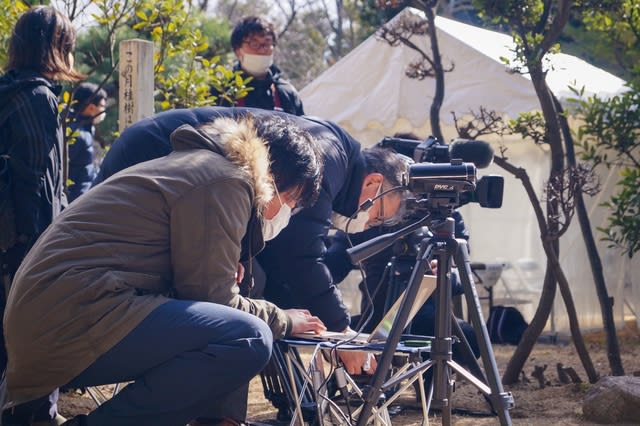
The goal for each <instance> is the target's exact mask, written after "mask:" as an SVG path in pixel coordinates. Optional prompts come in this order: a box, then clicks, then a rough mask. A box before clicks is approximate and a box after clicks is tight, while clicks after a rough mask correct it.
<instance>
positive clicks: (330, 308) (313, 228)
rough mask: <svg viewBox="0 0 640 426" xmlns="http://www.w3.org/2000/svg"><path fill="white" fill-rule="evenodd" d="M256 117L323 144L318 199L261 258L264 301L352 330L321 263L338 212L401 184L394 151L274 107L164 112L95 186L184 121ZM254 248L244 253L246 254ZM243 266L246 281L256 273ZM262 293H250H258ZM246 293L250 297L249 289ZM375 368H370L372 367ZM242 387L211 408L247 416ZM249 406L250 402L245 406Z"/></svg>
mask: <svg viewBox="0 0 640 426" xmlns="http://www.w3.org/2000/svg"><path fill="white" fill-rule="evenodd" d="M246 114H253V115H254V116H256V117H260V116H264V115H268V114H275V115H279V116H282V117H285V118H286V119H288V120H291V121H293V122H294V124H295V125H297V126H298V127H301V128H303V129H305V130H306V131H308V132H309V133H310V134H311V135H312V136H313V138H314V140H316V141H317V143H318V144H319V148H320V151H321V155H322V159H323V163H324V174H323V178H322V184H321V189H320V195H319V197H318V200H317V201H316V203H315V204H314V205H313V206H312V207H308V208H305V209H303V210H301V211H299V212H295V214H293V215H292V216H291V219H290V221H289V224H288V225H287V227H286V228H285V229H284V230H283V231H281V232H280V234H279V235H278V236H277V237H276V238H274V239H273V240H271V241H269V242H268V243H267V244H266V247H265V248H264V249H263V250H262V251H261V252H260V254H259V255H258V257H257V258H258V261H259V264H260V266H261V267H262V269H264V272H265V273H266V287H265V294H264V296H265V298H266V299H267V300H269V301H271V302H274V303H275V304H276V305H278V306H279V307H281V308H283V309H287V308H289V307H293V306H295V307H299V308H304V309H308V310H309V311H311V313H312V314H313V315H315V316H317V317H319V318H320V319H321V320H322V321H323V322H324V324H325V325H326V327H327V329H328V330H330V331H345V330H347V329H348V328H349V323H350V316H349V312H348V310H347V308H346V306H345V305H344V303H343V301H342V297H341V295H340V293H339V291H338V290H337V288H336V286H335V283H334V282H333V280H332V277H331V273H330V271H329V268H328V267H327V266H326V265H325V263H324V254H325V253H326V251H327V246H326V242H327V237H328V233H329V229H330V227H331V226H332V221H334V222H344V220H341V221H338V220H337V216H341V217H343V218H345V217H350V216H352V215H355V213H356V212H357V211H358V209H359V206H360V205H362V204H363V203H364V202H366V200H369V199H373V198H375V197H376V196H378V195H381V194H382V192H383V191H386V190H388V189H390V188H392V187H396V186H399V185H400V178H401V174H402V173H403V172H404V171H405V162H404V161H403V160H402V159H401V158H400V157H399V156H397V155H396V154H395V153H394V152H392V151H388V150H384V149H366V150H364V151H362V150H361V149H360V144H359V143H358V142H357V141H356V140H355V139H353V138H352V137H351V136H350V135H349V134H348V133H346V132H345V131H344V130H342V129H341V128H340V127H339V126H337V125H336V124H334V123H331V122H329V121H324V120H320V119H318V118H312V117H295V116H292V115H289V114H285V113H282V112H276V111H267V110H261V109H255V108H224V107H208V108H193V109H182V110H172V111H165V112H162V113H160V114H157V115H154V116H151V117H148V118H145V119H143V120H141V121H139V122H137V123H135V124H134V125H132V126H131V127H129V128H128V129H126V130H125V131H124V132H123V133H122V135H121V136H120V137H119V138H118V139H117V140H116V141H115V142H114V143H113V145H112V146H111V148H110V149H109V151H108V152H107V155H106V157H105V158H104V160H103V163H102V166H101V168H100V172H99V174H98V176H97V178H96V180H95V181H94V185H96V184H98V183H99V182H101V181H103V180H105V179H107V178H108V177H109V176H111V175H112V174H115V173H117V172H118V171H120V170H122V169H124V168H127V167H129V166H132V165H134V164H137V163H140V162H143V161H147V160H151V159H153V158H158V157H161V156H164V155H167V154H169V153H170V152H171V150H172V148H171V145H170V143H169V136H170V135H171V133H172V132H173V131H174V130H175V129H177V128H178V127H179V126H181V125H183V124H190V125H192V126H194V127H198V126H199V125H200V124H204V123H208V122H210V121H211V120H213V119H214V118H216V117H220V116H233V117H237V116H240V115H246ZM401 201H402V196H401V195H399V193H397V192H392V193H389V194H387V195H384V196H382V197H380V198H378V199H376V200H375V201H373V202H370V203H366V206H367V207H368V208H366V209H363V211H361V212H360V213H358V215H357V218H356V219H354V220H353V221H351V223H350V224H349V229H348V230H349V231H358V229H359V230H362V229H363V228H364V227H366V226H370V225H372V224H374V223H378V222H380V221H384V220H387V219H391V218H393V217H395V215H396V213H397V212H398V210H399V209H400V204H401ZM254 254H255V253H246V250H245V256H244V257H243V258H244V259H246V258H248V257H253V255H254ZM254 264H255V262H248V263H246V269H247V273H245V278H248V279H245V283H246V282H249V283H251V282H252V280H251V276H252V275H255V271H252V270H251V269H249V268H251V266H253V265H254ZM256 293H258V292H252V293H251V296H254V297H255V296H256V295H259V294H256ZM245 295H247V293H246V290H245ZM341 358H342V360H343V362H344V364H345V367H346V368H347V370H348V371H349V372H350V373H360V372H362V368H363V365H364V364H365V358H363V357H362V356H361V354H360V353H357V352H355V351H351V352H348V353H347V355H344V354H341ZM369 372H371V371H369ZM240 394H241V392H238V393H236V394H235V398H233V397H230V398H228V399H224V401H218V402H217V403H216V406H215V408H216V409H212V412H219V413H220V414H221V416H229V417H233V418H234V419H241V418H242V416H243V414H242V412H243V407H242V396H241V395H240ZM244 411H246V406H245V407H244Z"/></svg>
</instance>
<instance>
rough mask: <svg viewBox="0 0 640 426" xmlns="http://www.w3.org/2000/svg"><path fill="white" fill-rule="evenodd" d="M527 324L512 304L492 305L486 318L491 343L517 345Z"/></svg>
mask: <svg viewBox="0 0 640 426" xmlns="http://www.w3.org/2000/svg"><path fill="white" fill-rule="evenodd" d="M528 326H529V324H527V322H526V321H525V320H524V317H523V316H522V314H521V313H520V311H518V310H517V309H516V308H514V307H513V306H494V307H492V308H491V312H489V319H487V331H488V332H489V338H490V339H491V343H505V344H509V345H517V344H518V343H519V342H520V339H521V338H522V335H523V334H524V331H525V330H526V329H527V327H528Z"/></svg>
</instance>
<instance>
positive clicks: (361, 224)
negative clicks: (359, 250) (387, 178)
mask: <svg viewBox="0 0 640 426" xmlns="http://www.w3.org/2000/svg"><path fill="white" fill-rule="evenodd" d="M381 192H382V183H380V186H378V190H377V191H376V195H375V197H377V196H378V195H380V193H381ZM375 197H374V198H375ZM370 209H371V207H369V208H368V209H366V210H361V211H359V212H358V214H357V215H356V217H354V218H353V219H351V222H349V218H348V217H345V216H342V215H339V214H337V213H334V214H333V216H332V217H331V222H332V223H333V226H334V227H336V228H338V229H339V230H341V231H344V232H347V223H348V224H349V229H348V231H349V233H350V234H355V233H357V232H362V231H364V230H366V229H367V224H368V223H369V221H370V218H369V210H370Z"/></svg>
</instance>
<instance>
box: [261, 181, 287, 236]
mask: <svg viewBox="0 0 640 426" xmlns="http://www.w3.org/2000/svg"><path fill="white" fill-rule="evenodd" d="M276 195H277V196H278V200H279V201H280V210H278V213H276V215H275V216H274V217H273V218H271V219H266V218H262V238H263V239H264V240H265V241H269V240H272V239H274V238H275V237H276V236H277V235H278V234H279V233H280V231H282V230H283V229H284V228H286V226H287V225H288V224H289V219H290V218H291V207H289V205H288V204H286V203H283V202H282V199H281V198H280V194H279V193H278V190H277V189H276Z"/></svg>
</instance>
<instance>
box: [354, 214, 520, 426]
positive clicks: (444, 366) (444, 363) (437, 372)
mask: <svg viewBox="0 0 640 426" xmlns="http://www.w3.org/2000/svg"><path fill="white" fill-rule="evenodd" d="M438 213H439V211H438V212H436V213H434V214H433V216H434V217H433V218H431V219H430V229H431V231H432V232H433V234H434V236H433V237H430V238H425V239H423V240H422V242H421V243H420V249H419V252H418V255H417V259H416V264H415V267H414V268H413V273H412V275H411V279H410V281H409V284H408V287H407V291H406V294H405V298H404V300H403V301H402V305H401V307H400V311H399V312H398V315H397V316H396V318H395V321H394V323H393V328H392V331H391V333H390V335H389V337H388V339H387V341H386V343H385V346H384V350H383V352H382V355H381V357H380V359H379V360H378V367H377V370H376V373H375V374H374V376H373V379H372V383H371V387H370V389H369V392H368V394H367V395H366V396H365V403H364V406H363V408H362V411H361V412H360V415H359V416H358V421H357V423H356V424H357V425H358V426H365V425H367V424H368V423H369V422H370V421H371V413H372V412H373V410H374V408H375V406H376V404H377V402H378V398H379V397H380V394H381V393H382V392H383V389H382V386H383V381H384V378H385V375H386V372H387V371H388V370H389V368H390V367H391V363H392V360H393V355H394V352H395V349H396V347H397V346H398V343H399V342H400V337H401V334H402V331H403V329H404V324H406V322H407V318H408V316H409V312H410V309H411V306H412V303H413V300H414V299H415V297H416V295H417V293H418V289H419V287H420V283H421V280H422V277H423V276H424V275H425V273H426V271H427V268H428V267H429V262H430V261H431V260H433V259H435V260H437V261H438V274H437V286H436V292H435V297H436V306H437V316H436V321H435V333H434V334H435V339H434V341H433V345H432V348H431V359H430V360H428V361H426V362H425V364H424V370H426V369H428V368H431V367H433V369H434V370H433V371H434V374H433V399H432V404H433V407H434V408H439V409H441V412H442V424H443V425H447V426H448V425H450V424H451V403H450V401H451V394H452V392H453V385H454V380H453V378H452V373H454V372H455V373H458V374H460V375H461V376H463V377H464V378H466V379H467V380H469V381H470V382H471V383H472V384H473V385H474V386H475V387H476V388H478V389H479V390H480V391H481V392H483V393H484V394H485V395H486V396H487V398H488V400H489V401H490V403H491V405H492V407H493V410H494V411H495V412H496V414H497V415H498V417H499V419H500V424H501V425H502V426H510V425H511V418H510V416H509V412H508V410H509V409H510V408H512V407H513V405H514V402H513V397H512V395H511V393H508V392H504V390H503V388H502V383H501V381H500V376H499V374H498V368H497V365H496V362H495V357H494V354H493V349H492V347H491V344H490V341H489V333H488V332H487V328H486V326H485V323H484V320H483V317H482V311H481V307H480V302H479V299H478V294H477V292H476V290H475V287H474V284H473V281H472V276H471V266H470V261H469V254H468V250H467V245H466V241H465V240H463V239H458V240H457V239H455V237H454V220H453V218H452V217H450V214H438ZM407 229H408V228H407ZM356 249H357V247H354V248H353V249H350V250H351V252H350V254H351V255H352V259H353V258H354V256H353V254H354V252H355V251H356ZM364 251H365V250H363V252H364ZM367 252H371V249H370V248H369V250H367ZM364 257H366V256H364ZM452 258H453V259H454V260H455V264H456V265H457V267H458V271H459V274H460V279H461V282H462V285H463V289H464V295H465V298H466V301H467V306H468V307H469V315H470V319H471V324H472V326H473V328H474V331H475V334H476V339H477V341H478V345H479V347H480V354H481V357H482V361H483V365H484V369H485V372H486V376H487V381H488V384H486V383H484V382H483V381H482V380H480V379H478V378H477V377H476V376H474V375H473V374H471V373H470V372H468V371H467V370H465V369H464V368H463V367H462V366H460V365H459V364H458V363H456V362H455V361H453V360H452V337H451V336H452V321H451V319H452V312H451V302H452V301H451V298H452V289H451V282H450V279H449V277H450V274H451V266H452V265H451V259H452Z"/></svg>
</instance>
